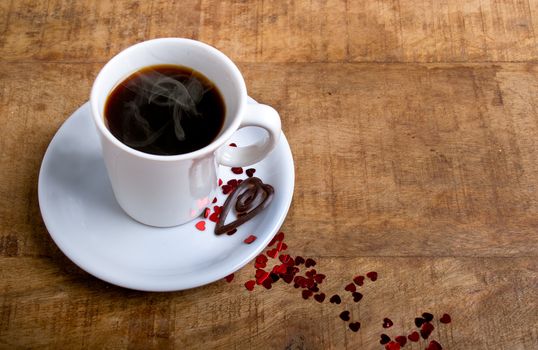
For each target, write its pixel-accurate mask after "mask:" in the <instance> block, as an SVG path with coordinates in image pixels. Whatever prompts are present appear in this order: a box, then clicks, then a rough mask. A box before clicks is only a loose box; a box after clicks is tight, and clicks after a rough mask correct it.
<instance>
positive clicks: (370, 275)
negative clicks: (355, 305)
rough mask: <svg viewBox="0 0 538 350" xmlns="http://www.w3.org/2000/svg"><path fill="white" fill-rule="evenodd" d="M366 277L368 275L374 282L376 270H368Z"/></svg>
mask: <svg viewBox="0 0 538 350" xmlns="http://www.w3.org/2000/svg"><path fill="white" fill-rule="evenodd" d="M366 277H368V278H369V279H370V280H371V281H372V282H375V281H376V280H377V272H375V271H372V272H368V273H367V274H366Z"/></svg>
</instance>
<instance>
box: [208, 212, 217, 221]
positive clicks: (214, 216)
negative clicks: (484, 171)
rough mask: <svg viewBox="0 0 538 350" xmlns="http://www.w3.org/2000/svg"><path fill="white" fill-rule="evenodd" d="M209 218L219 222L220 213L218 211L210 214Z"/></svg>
mask: <svg viewBox="0 0 538 350" xmlns="http://www.w3.org/2000/svg"><path fill="white" fill-rule="evenodd" d="M209 220H211V221H213V222H215V223H216V222H219V214H217V213H213V214H211V215H209Z"/></svg>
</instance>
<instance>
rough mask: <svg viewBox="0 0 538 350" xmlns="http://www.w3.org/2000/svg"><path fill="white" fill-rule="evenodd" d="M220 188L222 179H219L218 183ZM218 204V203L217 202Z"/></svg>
mask: <svg viewBox="0 0 538 350" xmlns="http://www.w3.org/2000/svg"><path fill="white" fill-rule="evenodd" d="M218 184H219V186H222V179H219V182H218ZM215 199H217V197H215ZM215 202H216V201H215Z"/></svg>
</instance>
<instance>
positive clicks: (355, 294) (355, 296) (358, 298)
mask: <svg viewBox="0 0 538 350" xmlns="http://www.w3.org/2000/svg"><path fill="white" fill-rule="evenodd" d="M351 295H352V296H353V301H354V302H356V303H358V302H359V301H361V299H362V294H361V293H359V292H353V293H351Z"/></svg>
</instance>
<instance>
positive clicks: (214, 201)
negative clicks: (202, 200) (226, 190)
mask: <svg viewBox="0 0 538 350" xmlns="http://www.w3.org/2000/svg"><path fill="white" fill-rule="evenodd" d="M220 181H222V180H220ZM219 186H220V185H219ZM211 203H213V204H215V203H217V197H215V198H213V200H212V201H211Z"/></svg>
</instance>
